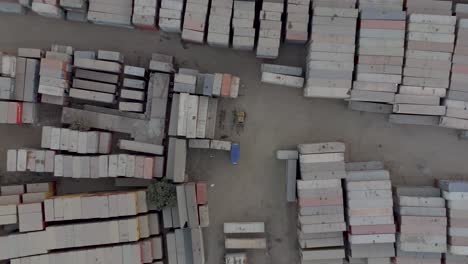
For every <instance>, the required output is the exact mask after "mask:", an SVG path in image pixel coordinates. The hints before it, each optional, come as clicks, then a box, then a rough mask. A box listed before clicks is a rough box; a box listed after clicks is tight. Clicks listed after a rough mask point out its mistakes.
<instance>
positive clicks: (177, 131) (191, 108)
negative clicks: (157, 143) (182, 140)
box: [169, 93, 218, 139]
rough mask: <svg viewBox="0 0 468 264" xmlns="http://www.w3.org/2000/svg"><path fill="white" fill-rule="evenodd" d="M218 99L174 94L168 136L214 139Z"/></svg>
mask: <svg viewBox="0 0 468 264" xmlns="http://www.w3.org/2000/svg"><path fill="white" fill-rule="evenodd" d="M217 106H218V99H216V98H210V97H207V96H197V95H190V94H187V93H181V94H174V96H173V101H172V109H171V124H170V129H169V135H174V136H183V137H187V138H211V139H213V138H214V135H215V128H216V111H217V108H218V107H217Z"/></svg>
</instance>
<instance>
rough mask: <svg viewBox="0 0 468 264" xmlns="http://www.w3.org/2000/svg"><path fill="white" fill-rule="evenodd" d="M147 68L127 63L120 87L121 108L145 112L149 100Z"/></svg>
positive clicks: (126, 110) (128, 110) (121, 109)
mask: <svg viewBox="0 0 468 264" xmlns="http://www.w3.org/2000/svg"><path fill="white" fill-rule="evenodd" d="M148 96H149V95H148V88H147V82H146V69H145V68H141V67H135V66H129V65H125V67H124V78H123V82H122V87H121V89H120V97H119V110H120V111H125V112H138V113H141V112H144V110H145V105H144V103H145V102H147V101H148Z"/></svg>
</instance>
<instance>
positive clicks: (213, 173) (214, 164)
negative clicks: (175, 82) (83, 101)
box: [0, 15, 468, 264]
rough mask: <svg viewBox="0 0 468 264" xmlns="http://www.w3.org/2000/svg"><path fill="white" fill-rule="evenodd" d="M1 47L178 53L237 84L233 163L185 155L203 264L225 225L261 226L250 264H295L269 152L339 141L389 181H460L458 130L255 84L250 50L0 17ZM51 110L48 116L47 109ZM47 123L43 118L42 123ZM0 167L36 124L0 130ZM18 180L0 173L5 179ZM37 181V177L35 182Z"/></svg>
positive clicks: (295, 56) (135, 55)
mask: <svg viewBox="0 0 468 264" xmlns="http://www.w3.org/2000/svg"><path fill="white" fill-rule="evenodd" d="M0 21H1V23H0V35H1V36H2V37H1V40H0V50H1V51H5V52H15V50H16V49H17V48H18V47H35V48H44V49H45V48H49V47H50V45H51V44H52V43H61V44H69V45H72V46H73V47H75V48H77V49H92V50H97V49H107V50H117V51H121V52H123V53H124V54H125V58H126V60H125V61H126V63H128V64H134V65H137V66H145V67H146V66H147V65H148V60H149V58H150V55H151V53H152V52H161V53H166V54H170V55H174V56H175V57H176V60H177V63H178V64H179V65H180V66H184V67H194V68H197V69H199V70H200V71H205V72H228V73H232V74H235V75H238V76H239V77H240V78H241V82H242V87H241V89H240V97H239V98H238V99H236V100H227V99H222V102H221V107H220V108H221V109H220V113H218V116H220V117H222V118H220V120H218V124H219V128H218V130H217V137H218V138H221V137H226V138H227V139H229V140H233V141H237V142H240V145H241V158H240V161H239V164H238V165H237V166H233V165H231V164H230V163H229V155H228V153H227V152H216V151H201V150H190V151H189V164H188V166H189V169H188V172H189V175H190V176H191V177H192V178H193V179H201V180H206V181H207V182H208V183H209V185H210V188H209V194H208V195H209V206H210V221H211V223H210V227H208V228H206V230H205V250H206V256H207V263H209V264H218V263H222V257H223V254H224V245H223V243H224V236H223V233H222V224H223V222H228V221H264V222H265V223H266V228H267V237H268V243H269V248H268V250H267V251H257V252H249V256H250V257H251V263H257V264H266V263H271V264H286V263H297V261H298V253H297V244H296V228H295V225H296V215H295V210H296V208H295V206H294V205H292V204H287V203H286V202H285V201H286V196H285V176H284V174H285V163H284V162H282V161H278V160H276V159H275V150H277V149H292V148H294V147H295V145H297V144H298V143H309V142H324V141H336V140H339V141H343V142H345V143H347V156H348V160H350V161H367V160H382V161H384V162H385V165H386V166H387V167H388V168H389V169H390V171H391V175H392V180H393V181H394V183H396V184H431V183H432V181H433V179H434V178H463V177H465V178H467V175H466V174H467V172H468V162H466V160H467V158H468V141H460V140H458V138H457V136H456V131H454V130H448V129H444V128H437V127H423V126H405V125H393V124H389V123H388V122H387V120H386V119H387V118H386V117H385V116H383V115H378V114H369V113H359V112H351V111H349V110H348V109H347V107H346V104H345V102H343V101H339V100H320V99H306V98H304V97H302V90H300V89H294V88H285V87H275V86H271V85H265V84H262V83H260V64H261V62H262V61H261V60H259V59H256V58H255V56H254V54H253V53H252V52H237V51H234V50H231V49H216V48H211V47H208V46H199V45H191V44H182V43H181V42H180V38H179V37H178V36H174V35H167V34H165V33H161V32H144V31H139V30H129V29H121V28H113V27H105V26H96V25H91V24H81V23H72V22H65V21H56V20H53V19H46V18H42V17H37V16H8V15H0ZM274 62H275V63H283V64H286V65H292V66H303V64H304V62H305V49H304V47H301V46H287V47H284V48H282V49H281V51H280V58H279V59H278V60H276V61H274ZM237 109H238V110H243V111H246V113H247V119H246V123H245V127H244V128H243V129H239V128H236V127H234V126H233V125H232V118H233V116H232V112H233V111H234V110H237ZM54 111H56V109H55V110H51V112H54ZM49 118H54V115H53V114H51V115H48V117H47V119H46V120H43V121H44V122H52V121H51V120H48V119H49ZM0 135H2V137H0V160H3V161H4V162H1V163H0V170H1V171H2V172H4V171H5V163H6V162H5V157H6V149H8V148H18V147H38V146H39V141H40V128H39V127H34V128H31V127H28V126H8V125H2V126H0ZM17 177H18V176H16V177H14V176H13V175H11V176H8V175H5V174H3V177H2V178H1V180H2V182H14V181H18V180H22V179H18V178H17ZM41 177H43V176H35V177H34V178H36V179H37V178H41ZM61 186H62V188H63V190H64V191H67V190H70V191H74V192H77V191H87V190H105V189H107V188H110V187H109V183H108V182H100V183H99V184H96V183H95V182H90V181H87V182H80V184H77V183H75V182H71V181H67V182H66V183H63V184H62V185H61Z"/></svg>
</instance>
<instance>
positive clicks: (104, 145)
mask: <svg viewBox="0 0 468 264" xmlns="http://www.w3.org/2000/svg"><path fill="white" fill-rule="evenodd" d="M111 147H112V134H111V133H109V132H102V131H79V130H74V129H69V128H59V127H50V126H43V127H42V140H41V148H45V149H52V150H62V151H67V152H72V153H80V154H95V153H100V154H108V153H110V151H111Z"/></svg>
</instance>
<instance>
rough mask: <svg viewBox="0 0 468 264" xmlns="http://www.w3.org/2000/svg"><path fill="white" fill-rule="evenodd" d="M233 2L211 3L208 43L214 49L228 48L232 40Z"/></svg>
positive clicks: (218, 1) (228, 0)
mask: <svg viewBox="0 0 468 264" xmlns="http://www.w3.org/2000/svg"><path fill="white" fill-rule="evenodd" d="M232 7H233V1H232V0H227V1H226V0H213V1H212V2H211V8H210V17H209V24H208V36H207V40H206V42H207V43H208V45H210V46H212V47H220V48H228V47H229V42H230V39H231V18H232Z"/></svg>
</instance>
